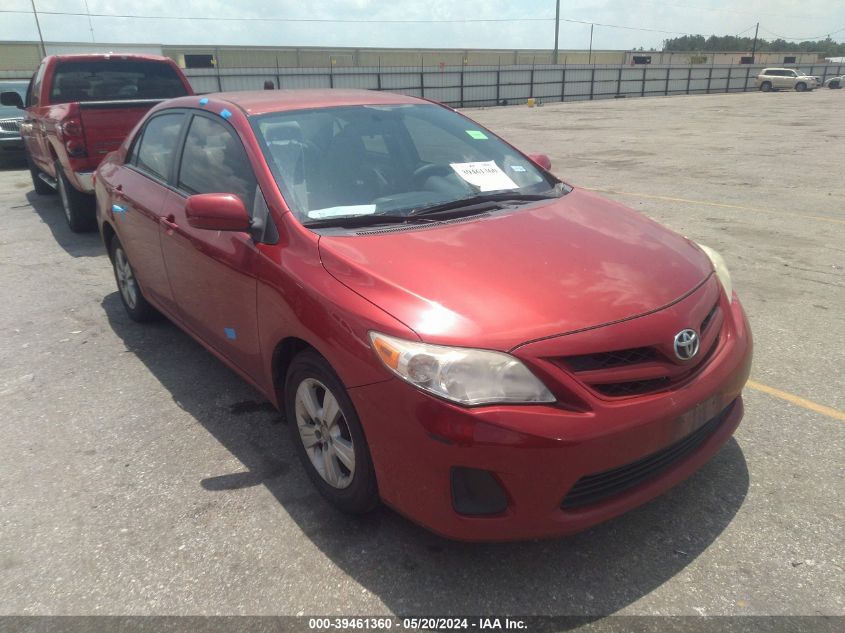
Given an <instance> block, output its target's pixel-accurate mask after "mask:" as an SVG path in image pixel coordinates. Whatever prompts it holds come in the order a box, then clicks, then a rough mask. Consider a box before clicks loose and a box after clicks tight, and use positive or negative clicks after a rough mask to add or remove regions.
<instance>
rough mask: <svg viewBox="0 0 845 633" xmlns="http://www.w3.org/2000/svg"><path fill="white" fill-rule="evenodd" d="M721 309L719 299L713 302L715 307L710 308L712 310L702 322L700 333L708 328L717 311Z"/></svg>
mask: <svg viewBox="0 0 845 633" xmlns="http://www.w3.org/2000/svg"><path fill="white" fill-rule="evenodd" d="M718 309H719V302H718V301H717V302H716V303H715V304H713V307H712V308H711V309H710V312H708V313H707V316H706V317H704V320H703V321H702V322H701V327H700V328H699V329H698V332H699V334H703V333H704V330H706V329H707V326H708V325H710V322H711V321H712V320H713V317H714V316H716V311H717V310H718Z"/></svg>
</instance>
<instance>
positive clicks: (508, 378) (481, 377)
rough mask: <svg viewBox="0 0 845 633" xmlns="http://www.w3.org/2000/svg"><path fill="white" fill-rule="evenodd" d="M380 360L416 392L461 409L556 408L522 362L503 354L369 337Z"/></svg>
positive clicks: (390, 338)
mask: <svg viewBox="0 0 845 633" xmlns="http://www.w3.org/2000/svg"><path fill="white" fill-rule="evenodd" d="M370 341H372V344H373V349H374V350H375V352H376V355H377V356H378V357H379V359H381V362H383V363H384V365H385V367H387V368H388V369H389V370H390V371H392V372H393V373H394V374H396V375H397V376H399V377H400V378H401V379H402V380H405V381H407V382H409V383H411V384H412V385H414V386H415V387H419V388H420V389H423V390H425V391H428V392H430V393H433V394H435V395H437V396H440V397H441V398H446V399H447V400H451V401H452V402H457V403H458V404H463V405H478V404H493V403H502V402H507V403H533V402H554V401H555V397H554V396H553V395H552V394H551V393H550V392H549V390H548V389H547V388H546V386H545V385H544V384H543V383H542V382H540V380H539V379H538V378H537V377H536V376H535V375H534V374H532V373H531V372H530V371H528V368H526V367H525V365H523V364H522V363H521V362H520V361H519V360H517V359H516V358H514V357H513V356H511V355H509V354H504V353H502V352H491V351H488V350H481V349H469V348H465V347H445V346H443V345H428V344H426V343H416V342H414V341H406V340H403V339H399V338H395V337H393V336H388V335H386V334H381V333H379V332H370Z"/></svg>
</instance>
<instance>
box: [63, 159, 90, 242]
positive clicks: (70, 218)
mask: <svg viewBox="0 0 845 633" xmlns="http://www.w3.org/2000/svg"><path fill="white" fill-rule="evenodd" d="M56 187H57V188H58V191H59V198H60V199H61V201H62V208H63V209H64V212H65V217H66V218H67V224H68V226H69V227H70V230H71V231H73V232H74V233H84V232H85V231H93V230H94V229H95V228H97V216H96V213H95V208H94V205H95V203H96V199H95V198H94V196H91V195H88V194H87V193H82V192H81V191H78V190H77V189H76V188H74V186H73V185H72V184H70V182H68V179H67V177H66V176H65V172H64V170H63V169H62V165H61V163H59V161H56Z"/></svg>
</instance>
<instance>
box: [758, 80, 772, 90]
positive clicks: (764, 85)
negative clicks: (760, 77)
mask: <svg viewBox="0 0 845 633" xmlns="http://www.w3.org/2000/svg"><path fill="white" fill-rule="evenodd" d="M760 90H762V91H763V92H771V91H772V82H771V81H764V82H763V83H761V84H760Z"/></svg>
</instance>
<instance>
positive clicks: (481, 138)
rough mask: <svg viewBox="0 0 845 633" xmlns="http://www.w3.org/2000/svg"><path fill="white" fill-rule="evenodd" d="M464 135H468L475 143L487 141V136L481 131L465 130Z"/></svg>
mask: <svg viewBox="0 0 845 633" xmlns="http://www.w3.org/2000/svg"><path fill="white" fill-rule="evenodd" d="M466 133H467V134H469V135H470V136H471V137H472V138H474V139H475V140H476V141H486V140H487V135H486V134H485V133H484V132H482V131H481V130H467V131H466Z"/></svg>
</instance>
